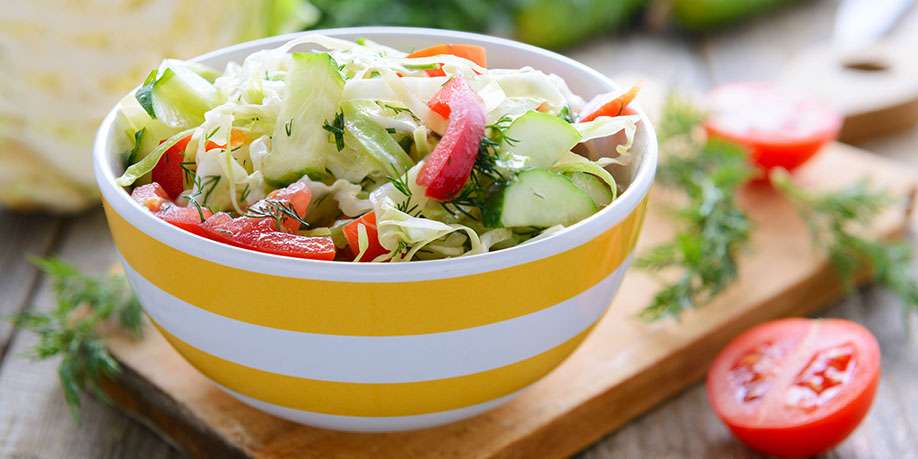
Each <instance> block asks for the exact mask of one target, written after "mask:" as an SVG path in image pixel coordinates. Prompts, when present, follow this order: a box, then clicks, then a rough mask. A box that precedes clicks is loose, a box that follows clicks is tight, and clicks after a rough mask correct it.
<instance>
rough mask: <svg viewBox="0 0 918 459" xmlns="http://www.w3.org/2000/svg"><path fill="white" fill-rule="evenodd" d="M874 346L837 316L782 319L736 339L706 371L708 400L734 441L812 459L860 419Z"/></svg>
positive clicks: (874, 375) (876, 355)
mask: <svg viewBox="0 0 918 459" xmlns="http://www.w3.org/2000/svg"><path fill="white" fill-rule="evenodd" d="M879 375H880V348H879V345H878V344H877V341H876V339H875V338H874V337H873V335H871V334H870V332H869V331H868V330H867V329H865V328H864V327H862V326H860V325H858V324H856V323H854V322H850V321H847V320H841V319H823V320H811V319H784V320H777V321H773V322H768V323H765V324H762V325H759V326H757V327H755V328H752V329H751V330H749V331H747V332H745V333H743V334H742V335H740V336H738V337H737V338H736V339H734V340H733V341H732V342H731V343H730V344H729V345H727V347H726V348H725V349H724V350H723V351H721V353H720V354H719V355H718V356H717V358H716V359H715V360H714V363H713V364H712V365H711V368H710V370H709V371H708V379H707V392H708V400H709V402H710V403H711V406H712V407H713V408H714V411H715V412H716V413H717V416H718V417H720V419H721V420H723V421H724V423H726V424H727V427H729V428H730V430H731V431H732V432H733V434H734V435H736V437H737V438H739V439H740V440H742V441H743V442H744V443H746V444H747V445H749V446H750V447H751V448H753V449H756V450H758V451H761V452H764V453H767V454H772V455H776V456H813V455H816V454H819V453H821V452H824V451H826V450H828V449H830V448H832V447H834V446H835V445H837V444H838V443H840V442H841V441H842V440H844V439H845V438H846V437H847V436H848V435H849V434H850V433H851V432H852V431H853V430H854V429H855V428H856V427H857V425H858V424H859V423H860V422H861V420H863V419H864V416H865V415H866V414H867V411H868V410H869V408H870V405H871V403H872V402H873V396H874V393H875V392H876V388H877V381H878V380H879Z"/></svg>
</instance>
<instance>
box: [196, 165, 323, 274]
mask: <svg viewBox="0 0 918 459" xmlns="http://www.w3.org/2000/svg"><path fill="white" fill-rule="evenodd" d="M311 196H312V195H311V193H310V191H309V188H308V187H307V186H306V185H304V184H302V183H299V182H296V183H293V184H291V185H289V186H287V187H286V188H281V189H278V190H274V191H273V192H271V194H269V195H268V196H267V197H266V198H265V199H263V200H261V201H259V202H257V203H255V204H253V205H252V206H251V207H250V208H249V210H248V212H247V213H246V215H244V216H241V217H236V218H233V217H231V216H230V215H229V214H227V213H225V212H219V213H217V214H214V215H213V216H212V217H210V218H208V219H207V220H206V221H205V222H204V223H201V224H200V225H199V227H200V229H201V231H202V232H203V233H204V234H205V235H206V237H209V238H211V239H214V240H216V241H220V242H223V243H225V244H229V245H232V246H236V247H240V248H243V249H249V250H255V251H257V252H264V253H271V254H275V255H283V256H287V257H295V258H307V259H313V260H334V259H335V243H334V242H333V241H332V239H331V238H329V237H309V236H301V235H299V234H294V232H295V231H296V230H298V229H299V227H300V221H299V220H301V219H303V218H304V217H305V216H306V209H307V208H308V207H309V201H310V199H311ZM294 212H295V214H296V217H294V215H292V213H294Z"/></svg>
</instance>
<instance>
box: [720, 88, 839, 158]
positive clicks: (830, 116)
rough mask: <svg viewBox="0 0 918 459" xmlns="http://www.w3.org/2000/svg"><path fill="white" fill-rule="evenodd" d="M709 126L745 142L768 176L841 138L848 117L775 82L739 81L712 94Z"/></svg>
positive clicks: (751, 156) (726, 136)
mask: <svg viewBox="0 0 918 459" xmlns="http://www.w3.org/2000/svg"><path fill="white" fill-rule="evenodd" d="M707 102H708V104H709V108H710V112H711V114H710V115H709V117H708V119H707V121H706V122H705V125H704V127H705V130H706V131H707V132H708V135H710V136H712V137H718V138H722V139H724V140H727V141H730V142H734V143H738V144H741V145H743V146H745V147H746V148H747V149H748V150H749V155H750V159H751V160H752V162H753V163H754V164H756V165H757V166H758V167H759V168H760V169H762V170H763V172H764V174H763V175H765V176H767V172H768V171H769V170H770V169H773V168H776V167H782V168H784V169H787V170H788V171H791V170H794V169H796V168H797V167H799V166H800V165H802V164H803V163H805V162H806V161H807V160H809V159H810V158H811V157H813V155H815V154H816V153H817V152H818V151H819V150H820V149H821V148H822V147H823V146H824V145H825V144H826V143H828V142H830V141H832V140H834V139H835V137H836V136H837V135H838V131H839V129H840V128H841V123H842V119H841V116H839V115H838V113H836V112H834V111H833V110H831V109H830V108H828V107H827V106H825V105H822V104H820V103H819V102H818V101H816V100H814V99H811V98H807V97H804V96H801V95H799V94H793V93H791V92H789V91H787V90H784V89H781V88H779V87H777V86H775V85H773V84H770V83H734V84H728V85H724V86H721V87H719V88H716V89H714V90H713V91H711V92H710V93H709V94H708V95H707Z"/></svg>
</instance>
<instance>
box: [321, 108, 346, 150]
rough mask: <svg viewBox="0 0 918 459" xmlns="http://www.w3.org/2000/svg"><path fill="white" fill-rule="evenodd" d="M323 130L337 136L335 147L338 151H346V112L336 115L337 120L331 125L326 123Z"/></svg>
mask: <svg viewBox="0 0 918 459" xmlns="http://www.w3.org/2000/svg"><path fill="white" fill-rule="evenodd" d="M322 129H325V130H326V131H328V132H330V133H332V135H334V136H335V147H336V148H337V149H338V151H341V150H344V112H338V113H337V114H335V119H334V120H333V121H332V122H331V123H330V124H329V122H328V121H325V124H323V125H322Z"/></svg>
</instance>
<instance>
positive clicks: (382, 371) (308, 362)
mask: <svg viewBox="0 0 918 459" xmlns="http://www.w3.org/2000/svg"><path fill="white" fill-rule="evenodd" d="M121 261H122V264H123V265H124V269H125V273H126V275H127V278H128V281H129V282H130V283H131V286H132V287H133V288H134V291H135V292H137V295H138V297H139V298H140V301H141V302H142V303H143V305H144V308H145V309H146V311H147V313H148V314H150V316H152V317H153V319H154V320H156V322H157V323H159V324H160V326H162V327H163V328H165V329H166V330H168V331H169V333H171V334H173V335H175V336H176V337H177V338H178V339H180V340H182V341H184V342H186V343H188V344H189V345H191V346H193V347H195V348H197V349H200V350H201V351H204V352H206V353H208V354H211V355H214V356H217V357H220V358H222V359H224V360H229V361H231V362H235V363H238V364H240V365H244V366H247V367H251V368H257V369H259V370H263V371H267V372H271V373H277V374H282V375H288V376H294V377H299V378H308V379H316V380H323V381H336V382H354V383H402V382H412V381H427V380H434V379H443V378H450V377H455V376H461V375H466V374H472V373H479V372H482V371H486V370H491V369H494V368H499V367H503V366H506V365H510V364H512V363H514V362H518V361H520V360H524V359H526V358H529V357H533V356H535V355H538V354H541V353H543V352H545V351H547V350H549V349H552V348H554V347H556V346H558V345H560V344H562V343H564V342H566V341H568V340H569V339H571V338H572V337H574V336H576V335H577V334H578V333H580V332H582V331H583V330H584V329H586V328H587V327H589V326H590V325H592V324H593V323H594V322H596V320H598V319H599V317H601V316H602V314H603V312H604V311H605V310H606V308H607V307H608V305H609V302H610V301H611V300H612V297H613V296H614V294H615V291H616V290H617V289H618V287H619V285H620V284H621V280H622V277H623V275H624V272H625V271H626V270H627V268H628V265H629V264H630V262H631V257H630V256H629V257H628V258H627V259H625V260H624V262H623V263H622V265H621V266H619V268H618V269H616V270H615V271H614V272H613V273H612V274H611V275H609V276H608V277H606V278H605V279H603V280H602V281H600V282H599V283H598V284H596V285H594V286H593V287H591V288H590V289H588V290H586V291H584V292H582V293H580V294H579V295H577V296H575V297H573V298H570V299H568V300H565V301H563V302H561V303H558V304H556V305H554V306H551V307H549V308H546V309H543V310H540V311H537V312H534V313H531V314H527V315H524V316H521V317H516V318H513V319H509V320H505V321H501V322H497V323H492V324H488V325H483V326H479V327H473V328H467V329H463V330H457V331H450V332H442V333H430V334H420V335H402V336H342V335H329V334H317V333H303V332H295V331H289V330H279V329H275V328H269V327H264V326H260V325H253V324H249V323H245V322H241V321H238V320H235V319H230V318H227V317H223V316H220V315H217V314H214V313H212V312H209V311H206V310H203V309H201V308H198V307H196V306H193V305H191V304H189V303H187V302H185V301H182V300H180V299H178V298H176V297H174V296H172V295H170V294H168V293H166V292H164V291H162V290H160V289H159V288H157V287H156V286H155V285H153V284H152V283H150V282H149V281H148V280H146V279H144V278H143V276H141V275H140V274H138V273H137V272H136V271H134V270H133V269H132V268H131V267H130V265H128V264H127V263H126V262H125V261H124V259H122V260H121ZM205 288H219V287H218V286H212V287H205ZM243 343H244V344H243ZM470 343H475V345H474V346H470ZM279 349H282V350H284V352H278V351H277V350H279Z"/></svg>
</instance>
